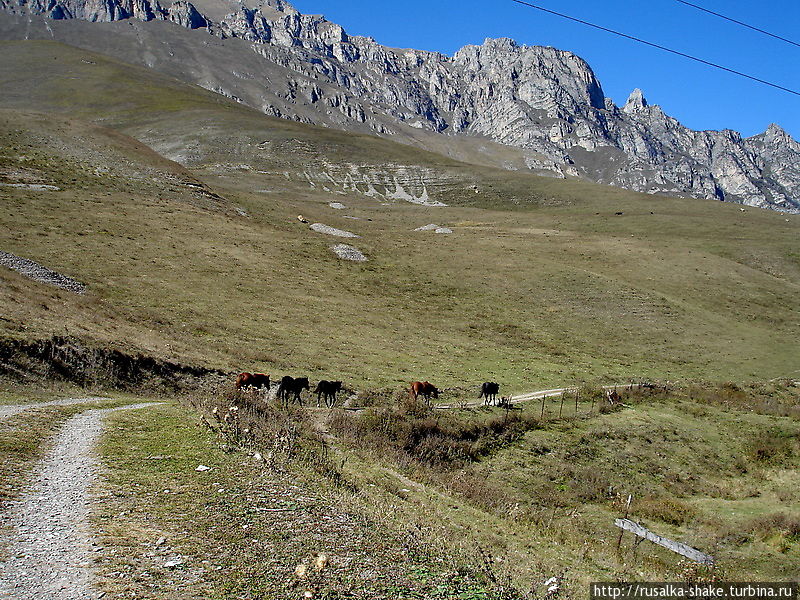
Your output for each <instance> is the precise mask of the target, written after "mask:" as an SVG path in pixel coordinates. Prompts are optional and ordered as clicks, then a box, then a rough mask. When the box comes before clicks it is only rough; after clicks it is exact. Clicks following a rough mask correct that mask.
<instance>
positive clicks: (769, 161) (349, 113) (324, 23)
mask: <svg viewBox="0 0 800 600" xmlns="http://www.w3.org/2000/svg"><path fill="white" fill-rule="evenodd" d="M0 8H3V9H4V10H5V11H6V12H7V13H10V14H11V15H12V18H13V17H14V16H16V18H18V19H22V18H23V17H27V19H28V27H30V23H31V18H32V17H33V16H34V15H38V16H42V17H45V18H48V19H49V22H48V23H45V25H46V26H47V29H48V30H49V31H50V35H51V36H53V37H55V34H54V33H53V31H52V29H53V27H52V26H53V25H54V24H56V23H57V22H59V21H62V22H63V21H66V20H70V19H78V20H85V21H93V22H102V23H114V22H117V21H126V20H135V21H142V22H144V26H147V23H148V22H151V21H159V20H161V21H170V22H172V23H175V24H176V25H177V26H180V27H183V28H185V29H189V30H205V32H207V33H209V34H211V35H214V36H216V37H217V38H218V39H222V40H228V39H231V38H233V39H238V40H241V41H242V42H244V43H245V44H248V45H249V51H250V52H252V53H255V54H256V55H257V56H259V57H260V58H261V59H262V62H261V63H254V62H252V61H251V60H250V57H248V58H244V52H245V50H244V49H242V50H239V53H240V54H239V55H240V56H242V59H241V60H240V61H237V64H234V65H233V66H232V68H231V65H230V64H225V65H224V66H223V65H218V66H212V67H208V66H207V62H208V60H209V59H208V57H206V58H205V60H206V64H205V65H203V64H201V63H200V61H197V60H195V63H196V64H193V63H192V60H193V59H192V58H191V56H187V55H183V56H181V57H180V58H176V57H175V56H164V55H163V53H162V54H161V55H160V56H159V55H158V51H157V50H156V49H152V48H151V49H149V50H150V51H149V54H150V58H148V59H147V60H149V61H150V62H151V63H153V64H152V65H150V64H148V66H152V67H153V68H157V69H158V68H159V66H160V68H162V69H163V68H165V65H166V64H167V63H170V62H172V63H175V62H179V61H181V60H184V61H186V62H188V63H192V65H193V66H191V68H192V69H194V71H195V72H197V73H198V74H191V75H189V77H190V78H191V77H194V83H198V84H199V85H201V86H203V87H206V88H207V89H211V90H213V91H216V92H219V93H222V94H224V95H226V96H228V97H231V98H234V99H236V100H238V101H241V102H243V103H245V104H248V105H250V106H253V107H255V108H258V109H259V110H261V111H263V112H264V113H266V114H270V115H273V116H278V117H283V118H290V119H293V120H299V121H303V122H309V123H314V124H320V125H326V126H331V127H336V128H340V129H347V130H354V131H360V132H372V133H375V134H378V135H383V136H388V137H396V136H399V135H402V136H406V138H407V139H406V141H408V142H409V143H413V144H416V145H419V146H422V147H426V148H430V147H431V143H432V140H433V138H434V137H443V138H445V139H444V140H443V141H442V140H440V141H439V142H436V143H438V144H441V143H444V144H445V145H451V146H457V145H458V144H459V143H460V142H461V141H462V140H464V139H465V138H479V139H485V140H490V141H491V142H494V143H497V144H501V145H504V146H506V147H508V148H509V149H510V152H513V153H515V160H507V161H503V160H501V159H498V158H492V159H491V160H492V161H494V162H495V164H498V166H503V167H504V168H515V169H527V170H530V171H532V172H534V173H537V174H549V175H552V176H555V177H561V178H563V177H578V178H582V179H587V180H590V181H596V182H598V183H604V184H610V185H614V186H618V187H622V188H626V189H632V190H635V191H642V192H648V193H655V194H666V195H680V196H691V197H702V198H713V199H718V200H727V201H732V202H739V203H743V204H747V205H751V206H759V207H764V208H773V209H777V210H782V211H786V212H800V168H798V167H795V166H794V165H797V164H800V144H798V143H797V142H796V141H795V140H793V139H792V138H791V136H789V135H788V134H786V132H784V131H783V130H782V129H780V128H779V127H777V126H776V128H772V127H770V128H768V130H767V131H765V132H764V133H762V134H759V135H756V136H753V137H750V138H743V137H742V136H741V135H740V134H739V133H737V132H735V131H731V130H723V131H693V130H690V129H688V128H686V127H684V126H683V125H681V124H680V123H679V122H678V121H677V120H676V119H674V118H672V117H670V116H669V115H667V114H666V113H664V111H663V110H662V109H661V108H660V107H659V106H658V105H652V104H649V103H648V102H647V100H646V99H645V96H644V94H643V93H642V92H641V90H638V89H637V90H634V91H633V92H632V94H631V96H630V97H629V99H628V101H627V102H626V103H625V105H624V106H622V107H618V106H616V105H615V104H614V103H613V101H611V100H610V99H608V98H606V97H605V94H604V93H603V89H602V85H601V83H600V82H599V81H598V80H597V78H596V76H595V75H594V73H593V72H592V70H591V67H590V66H589V65H588V64H587V63H586V62H585V61H584V60H583V59H581V58H580V57H578V56H577V55H575V54H573V53H571V52H567V51H563V50H558V49H555V48H551V47H546V46H526V45H520V44H517V43H516V42H514V41H513V40H510V39H508V38H500V39H487V40H486V41H485V42H484V43H483V44H482V45H479V46H477V45H470V46H465V47H463V48H461V49H460V50H458V51H457V52H456V53H455V54H454V55H453V56H452V57H449V56H446V55H444V54H441V53H437V52H428V51H421V50H412V49H393V48H388V47H385V46H382V45H380V44H378V43H377V42H375V40H373V39H372V38H369V37H363V36H350V35H349V34H347V32H346V31H345V30H344V29H343V28H342V27H341V26H339V25H337V24H335V23H332V22H330V21H328V20H326V19H325V18H324V17H323V16H321V15H303V14H301V13H300V12H299V11H297V10H296V9H295V8H294V7H292V6H291V5H290V4H288V3H286V2H283V0H266V1H262V2H253V3H250V4H245V3H237V2H232V1H228V0H219V1H214V0H201V1H200V2H195V3H191V2H187V1H185V0H178V1H176V2H174V3H172V4H171V5H169V6H168V7H164V6H162V5H161V4H160V3H159V2H158V0H152V1H151V0H110V1H109V2H98V1H97V0H89V1H83V0H48V1H47V2H45V1H43V0H34V1H33V2H28V1H27V0H16V2H14V1H13V0H0ZM20 24H21V21H20ZM98 26H99V25H98ZM12 29H13V28H12ZM18 29H19V28H18ZM5 35H8V33H6V34H5ZM84 43H86V42H84ZM200 43H203V42H200ZM189 54H191V53H189ZM211 60H212V61H213V59H211ZM245 64H247V65H248V66H252V70H246V71H245V72H240V71H239V70H238V69H237V66H239V65H245ZM276 67H277V70H276ZM278 70H279V71H280V72H278ZM226 71H227V72H226ZM199 73H202V75H199ZM265 73H266V75H265ZM273 74H274V77H273ZM262 78H263V79H264V81H261V79H262ZM413 130H417V131H418V132H419V133H417V134H415V133H414V131H413ZM487 160H490V159H487Z"/></svg>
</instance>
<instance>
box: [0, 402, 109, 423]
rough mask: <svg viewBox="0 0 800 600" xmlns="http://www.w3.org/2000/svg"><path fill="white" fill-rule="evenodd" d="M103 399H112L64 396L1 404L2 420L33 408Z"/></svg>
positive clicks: (0, 419)
mask: <svg viewBox="0 0 800 600" xmlns="http://www.w3.org/2000/svg"><path fill="white" fill-rule="evenodd" d="M101 400H110V398H105V397H95V398H62V399H60V400H50V401H49V402H31V403H30V404H9V405H8V406H3V405H0V421H2V420H4V419H7V418H8V417H13V416H14V415H17V414H19V413H21V412H25V411H26V410H31V409H32V408H47V407H49V406H69V405H70V404H85V403H89V402H100V401H101Z"/></svg>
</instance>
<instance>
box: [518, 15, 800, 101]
mask: <svg viewBox="0 0 800 600" xmlns="http://www.w3.org/2000/svg"><path fill="white" fill-rule="evenodd" d="M511 1H512V2H516V3H517V4H522V5H523V6H528V7H530V8H535V9H536V10H540V11H542V12H546V13H550V14H551V15H556V16H558V17H562V18H564V19H568V20H570V21H575V22H576V23H581V24H582V25H588V26H589V27H594V28H595V29H599V30H600V31H605V32H606V33H613V34H614V35H618V36H620V37H624V38H627V39H629V40H633V41H634V42H639V43H640V44H645V45H646V46H651V47H653V48H658V49H659V50H663V51H664V52H669V53H671V54H676V55H678V56H682V57H684V58H688V59H690V60H694V61H696V62H699V63H702V64H704V65H707V66H709V67H714V68H715V69H721V70H723V71H727V72H728V73H733V74H734V75H739V76H740V77H746V78H747V79H751V80H752V81H757V82H758V83H763V84H764V85H768V86H770V87H774V88H777V89H779V90H783V91H784V92H789V93H790V94H794V95H795V96H800V92H798V91H796V90H792V89H789V88H787V87H783V86H782V85H778V84H777V83H772V82H770V81H766V80H765V79H759V78H758V77H754V76H753V75H748V74H747V73H742V72H741V71H736V70H734V69H729V68H728V67H724V66H722V65H719V64H717V63H713V62H709V61H707V60H703V59H702V58H698V57H697V56H692V55H691V54H685V53H684V52H679V51H677V50H673V49H672V48H667V47H666V46H660V45H659V44H654V43H653V42H648V41H647V40H643V39H641V38H637V37H634V36H632V35H628V34H627V33H622V32H620V31H614V30H613V29H608V28H607V27H602V26H601V25H596V24H594V23H590V22H589V21H584V20H582V19H578V18H576V17H570V16H569V15H565V14H563V13H560V12H556V11H554V10H550V9H547V8H544V7H542V6H536V5H535V4H530V3H529V2H523V0H511Z"/></svg>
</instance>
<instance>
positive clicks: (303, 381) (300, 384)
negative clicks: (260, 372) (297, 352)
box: [278, 375, 311, 406]
mask: <svg viewBox="0 0 800 600" xmlns="http://www.w3.org/2000/svg"><path fill="white" fill-rule="evenodd" d="M309 389H311V386H310V385H309V383H308V377H290V376H289V375H284V376H283V377H282V378H281V382H280V383H279V384H278V400H280V401H282V402H283V403H284V404H286V405H288V404H289V399H290V398H291V399H293V400H294V401H295V402H297V403H299V404H300V406H302V405H303V399H302V398H301V397H300V393H301V392H302V391H303V390H309Z"/></svg>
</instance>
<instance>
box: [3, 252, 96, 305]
mask: <svg viewBox="0 0 800 600" xmlns="http://www.w3.org/2000/svg"><path fill="white" fill-rule="evenodd" d="M0 265H3V266H4V267H8V268H9V269H13V270H14V271H17V272H18V273H21V274H22V275H25V277H30V278H31V279H33V280H34V281H39V282H41V283H46V284H48V285H54V286H56V287H58V288H61V289H62V290H68V291H70V292H75V293H76V294H83V293H85V292H86V286H85V285H83V284H82V283H81V282H80V281H76V280H74V279H72V278H71V277H67V276H66V275H62V274H61V273H56V272H55V271H52V270H51V269H48V268H47V267H43V266H42V265H40V264H39V263H37V262H34V261H32V260H29V259H27V258H22V257H20V256H16V255H14V254H11V253H10V252H3V251H2V250H0Z"/></svg>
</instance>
